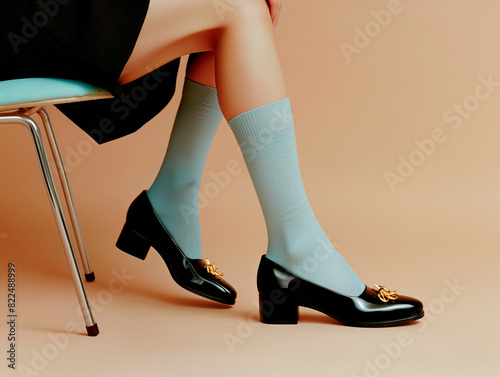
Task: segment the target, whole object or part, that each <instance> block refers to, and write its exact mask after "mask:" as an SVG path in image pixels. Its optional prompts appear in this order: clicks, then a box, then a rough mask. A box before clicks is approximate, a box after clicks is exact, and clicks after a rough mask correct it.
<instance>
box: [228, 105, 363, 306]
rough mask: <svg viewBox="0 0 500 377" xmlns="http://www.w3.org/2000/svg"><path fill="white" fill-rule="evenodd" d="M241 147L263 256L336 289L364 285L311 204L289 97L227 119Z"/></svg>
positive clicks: (357, 290)
mask: <svg viewBox="0 0 500 377" xmlns="http://www.w3.org/2000/svg"><path fill="white" fill-rule="evenodd" d="M229 125H230V127H231V129H232V130H233V133H234V135H235V137H236V140H237V141H238V144H239V146H240V148H241V150H242V152H243V156H244V158H245V162H246V164H247V167H248V171H249V172H250V176H251V177H252V181H253V184H254V186H255V190H256V191H257V196H258V198H259V201H260V205H261V207H262V211H263V213H264V218H265V220H266V226H267V232H268V238H269V241H268V250H267V257H268V258H269V259H271V260H272V261H274V262H276V263H278V264H280V265H281V266H283V267H285V268H287V269H289V270H290V271H291V272H293V273H295V274H296V275H298V276H299V277H301V278H303V279H307V280H309V281H311V282H313V283H315V284H318V285H321V286H323V287H325V288H328V289H331V290H334V291H336V292H338V293H340V294H344V295H349V296H358V295H359V294H361V293H362V292H363V290H364V288H365V286H364V284H363V283H362V282H361V281H360V280H359V278H358V277H357V276H356V274H355V273H354V271H353V270H352V269H351V267H350V266H349V265H348V264H347V262H346V261H345V260H344V258H342V256H341V255H340V254H339V253H338V252H337V251H336V250H335V248H334V247H333V246H332V245H331V243H330V241H329V240H328V237H327V236H326V234H325V232H324V231H323V229H322V228H321V226H320V225H319V223H318V221H317V220H316V217H315V215H314V213H313V211H312V209H311V206H310V205H309V201H308V199H307V196H306V193H305V190H304V186H303V184H302V178H301V175H300V167H299V160H298V156H297V148H296V144H295V132H294V125H293V119H292V111H291V108H290V102H289V100H288V99H284V100H281V101H278V102H274V103H271V104H269V105H266V106H262V107H259V108H257V109H253V110H250V111H248V112H245V113H243V114H241V115H238V116H237V117H235V118H233V119H231V120H230V121H229Z"/></svg>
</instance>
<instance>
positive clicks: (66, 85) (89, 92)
mask: <svg viewBox="0 0 500 377" xmlns="http://www.w3.org/2000/svg"><path fill="white" fill-rule="evenodd" d="M109 97H111V94H110V93H109V92H108V91H107V90H106V89H103V88H99V87H97V86H94V85H90V84H87V83H85V82H81V81H75V80H67V79H54V78H45V77H37V78H29V79H16V80H6V81H0V111H2V110H6V109H12V108H16V107H18V106H19V105H22V107H30V106H38V105H43V106H45V105H49V104H57V103H68V102H77V101H88V100H92V99H101V98H109Z"/></svg>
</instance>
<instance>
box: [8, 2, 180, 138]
mask: <svg viewBox="0 0 500 377" xmlns="http://www.w3.org/2000/svg"><path fill="white" fill-rule="evenodd" d="M148 6H149V0H78V1H74V0H16V1H12V0H0V32H1V33H0V36H1V41H0V64H1V65H0V80H9V79H18V78H29V77H54V78H66V79H73V80H80V81H85V82H88V83H90V84H94V85H97V86H101V87H104V88H106V89H107V90H109V91H110V92H111V93H112V94H113V95H114V97H115V98H113V99H106V100H97V101H88V102H82V103H74V104H66V105H59V106H57V107H58V108H59V109H60V110H61V111H62V112H63V113H65V114H66V115H67V116H68V117H69V118H70V119H71V120H73V121H74V122H75V123H76V124H77V125H78V126H79V127H80V128H82V129H83V130H84V131H85V132H87V133H88V134H89V135H90V136H91V137H92V138H93V139H94V140H95V141H96V142H97V143H99V144H101V143H104V142H107V141H111V140H114V139H117V138H119V137H122V136H125V135H128V134H130V133H132V132H134V131H136V130H137V129H139V128H140V127H141V126H142V125H143V124H145V123H146V122H147V121H149V120H150V119H151V118H153V117H154V116H155V115H156V114H157V113H158V112H159V111H161V110H162V109H163V108H164V107H165V106H166V105H167V104H168V102H169V101H170V99H171V98H172V96H173V93H174V91H175V82H176V76H177V70H178V65H179V59H177V60H175V61H173V62H170V63H168V64H166V65H164V66H162V67H160V68H158V69H156V70H155V71H153V72H150V73H149V74H148V75H145V76H143V77H141V78H139V79H137V80H135V81H134V82H131V83H128V84H126V85H123V86H121V85H119V83H118V79H119V77H120V74H121V72H122V70H123V67H124V66H125V64H126V63H127V60H128V59H129V57H130V54H131V53H132V50H133V48H134V46H135V43H136V41H137V37H138V36H139V33H140V30H141V27H142V24H143V22H144V19H145V17H146V14H147V10H148Z"/></svg>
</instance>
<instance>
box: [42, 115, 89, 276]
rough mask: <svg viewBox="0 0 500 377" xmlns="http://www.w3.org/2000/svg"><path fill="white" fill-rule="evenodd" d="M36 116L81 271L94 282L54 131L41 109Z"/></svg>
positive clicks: (47, 116)
mask: <svg viewBox="0 0 500 377" xmlns="http://www.w3.org/2000/svg"><path fill="white" fill-rule="evenodd" d="M37 113H38V115H39V116H40V118H41V119H42V122H43V125H44V127H45V131H46V132H47V138H48V140H49V144H50V149H51V151H52V156H53V158H54V161H55V164H56V167H57V171H58V173H59V180H60V182H61V186H62V189H63V193H64V199H65V201H66V206H67V208H68V212H69V216H70V223H71V226H72V227H73V233H74V235H75V238H76V242H77V245H78V252H79V254H80V258H81V261H82V265H83V270H84V273H85V280H87V281H94V280H95V275H94V271H92V267H91V266H90V260H89V257H88V254H87V248H86V246H85V242H84V239H83V236H82V230H81V227H80V221H79V220H78V215H77V212H76V210H75V204H74V202H73V197H72V195H71V190H70V188H69V183H68V177H67V176H66V170H65V169H64V165H63V162H62V158H61V153H60V152H59V147H58V146H57V141H56V138H55V136H54V131H53V129H52V124H51V122H50V118H49V114H48V113H47V111H46V110H45V109H44V108H43V107H42V108H40V109H39V110H38V112H37Z"/></svg>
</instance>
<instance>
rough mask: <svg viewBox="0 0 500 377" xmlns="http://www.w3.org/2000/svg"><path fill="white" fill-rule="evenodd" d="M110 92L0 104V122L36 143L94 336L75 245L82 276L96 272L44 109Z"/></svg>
mask: <svg viewBox="0 0 500 377" xmlns="http://www.w3.org/2000/svg"><path fill="white" fill-rule="evenodd" d="M108 97H110V95H109V94H103V93H102V92H101V93H97V94H91V95H88V96H82V97H68V98H56V99H50V100H41V101H35V102H31V103H19V104H11V105H1V106H0V124H20V125H23V126H25V127H26V128H27V129H28V130H29V131H30V133H31V136H32V138H33V142H34V145H35V149H36V153H37V157H38V162H39V164H40V169H41V172H42V175H43V179H44V182H45V187H46V188H47V193H48V195H49V199H50V203H51V208H52V212H53V214H54V218H55V221H56V225H57V229H58V231H59V235H60V239H61V242H62V246H63V249H64V252H65V256H66V260H67V262H68V266H69V269H70V272H71V277H72V279H73V284H74V286H75V290H76V295H77V297H78V302H79V304H80V308H81V310H82V314H83V319H84V321H85V327H86V329H87V334H88V335H89V336H96V335H97V334H99V328H98V327H97V323H96V322H95V320H94V317H93V315H92V310H91V308H90V306H89V303H88V300H87V295H86V293H85V288H84V286H83V282H82V279H81V276H80V270H79V268H78V263H77V260H76V257H75V252H74V249H75V248H76V249H77V250H78V252H79V255H80V258H81V261H82V265H83V269H84V273H85V279H86V280H87V281H88V282H91V281H94V280H95V275H94V272H93V270H92V267H91V265H90V261H89V258H88V254H87V249H86V246H85V242H84V239H83V236H82V231H81V228H80V222H79V220H78V215H77V213H76V210H75V206H74V202H73V198H72V195H71V190H70V188H69V183H68V178H67V176H66V171H65V169H64V165H63V162H62V158H61V154H60V152H59V148H58V146H57V141H56V138H55V135H54V131H53V128H52V124H51V122H50V118H49V115H48V113H47V111H46V110H45V108H44V107H43V106H44V105H46V104H50V103H68V102H76V101H82V100H90V99H99V98H108ZM34 114H38V115H39V116H40V118H41V120H42V124H43V126H44V129H45V132H46V134H47V139H48V141H49V146H50V150H51V154H52V158H53V160H54V162H55V165H56V167H57V171H58V177H59V180H60V183H61V187H62V191H63V197H64V202H65V204H66V206H67V209H68V213H69V217H70V219H69V223H70V224H71V230H72V231H73V234H74V236H75V239H76V243H77V245H73V242H72V240H71V236H70V229H69V227H68V222H67V221H66V218H65V215H64V212H63V209H62V205H61V200H60V198H59V195H58V192H57V189H56V184H55V181H54V176H53V174H52V171H51V167H50V163H49V159H48V155H47V151H46V148H45V145H44V142H43V138H42V135H41V132H40V128H39V127H38V125H37V123H36V122H35V121H34V119H33V118H32V117H31V116H32V115H34Z"/></svg>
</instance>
